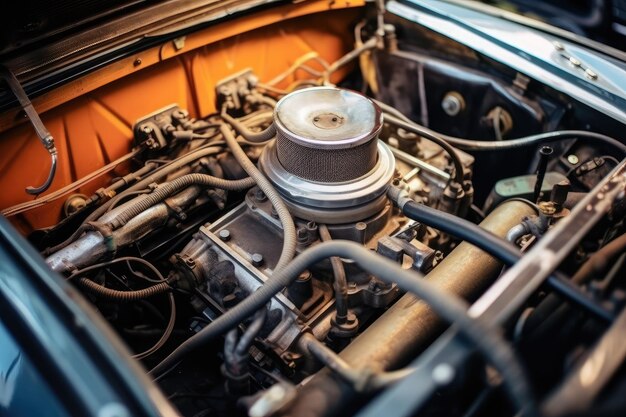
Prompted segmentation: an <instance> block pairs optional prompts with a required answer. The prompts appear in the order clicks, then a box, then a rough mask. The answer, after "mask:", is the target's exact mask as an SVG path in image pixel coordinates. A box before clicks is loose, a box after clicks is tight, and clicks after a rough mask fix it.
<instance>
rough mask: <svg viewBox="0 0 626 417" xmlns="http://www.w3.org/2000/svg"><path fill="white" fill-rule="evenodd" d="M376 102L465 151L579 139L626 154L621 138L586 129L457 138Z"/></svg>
mask: <svg viewBox="0 0 626 417" xmlns="http://www.w3.org/2000/svg"><path fill="white" fill-rule="evenodd" d="M374 102H375V103H376V104H378V105H379V106H380V108H381V109H383V111H385V112H386V113H389V114H391V115H393V116H395V117H397V118H399V119H401V120H403V121H404V122H406V123H408V124H411V125H412V126H413V128H414V129H415V130H413V132H414V133H416V134H418V135H423V136H424V137H427V135H436V136H439V137H440V138H441V139H443V140H445V141H446V142H448V143H449V144H450V145H453V146H455V147H457V148H459V149H462V150H464V151H499V150H508V149H517V148H524V147H527V146H535V145H540V144H542V143H548V142H556V141H560V140H568V139H578V140H580V141H582V142H589V143H593V142H601V143H604V144H606V145H609V146H611V147H612V148H615V149H616V150H618V151H620V152H621V153H622V154H626V145H624V144H623V143H621V142H620V141H619V140H617V139H615V138H612V137H610V136H607V135H603V134H601V133H596V132H589V131H586V130H556V131H553V132H545V133H538V134H536V135H530V136H524V137H521V138H517V139H508V140H503V141H482V140H473V139H462V138H456V137H454V136H448V135H443V134H439V133H436V132H434V131H432V130H430V129H428V128H426V127H424V126H421V125H419V124H417V123H415V122H414V121H412V120H411V119H409V118H408V117H407V116H405V115H404V114H402V113H401V112H400V111H398V110H397V109H395V108H393V107H391V106H389V105H387V104H385V103H382V102H380V101H378V100H374ZM385 117H386V118H387V117H388V115H386V116H385Z"/></svg>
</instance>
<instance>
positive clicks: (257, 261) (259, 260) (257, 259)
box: [250, 253, 263, 266]
mask: <svg viewBox="0 0 626 417" xmlns="http://www.w3.org/2000/svg"><path fill="white" fill-rule="evenodd" d="M250 259H251V260H252V265H254V266H261V265H263V255H261V254H260V253H253V254H252V256H251V257H250Z"/></svg>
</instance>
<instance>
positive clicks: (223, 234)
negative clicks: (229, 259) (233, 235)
mask: <svg viewBox="0 0 626 417" xmlns="http://www.w3.org/2000/svg"><path fill="white" fill-rule="evenodd" d="M219 237H220V239H222V240H223V241H224V242H228V241H229V240H230V230H228V229H222V230H220V231H219Z"/></svg>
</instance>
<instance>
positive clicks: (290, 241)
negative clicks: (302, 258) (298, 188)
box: [220, 124, 297, 271]
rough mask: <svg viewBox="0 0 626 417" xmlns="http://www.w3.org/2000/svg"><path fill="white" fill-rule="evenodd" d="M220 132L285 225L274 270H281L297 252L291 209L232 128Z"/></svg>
mask: <svg viewBox="0 0 626 417" xmlns="http://www.w3.org/2000/svg"><path fill="white" fill-rule="evenodd" d="M220 132H221V133H222V136H223V137H224V140H225V141H226V143H227V144H228V147H229V148H230V150H231V152H232V154H233V156H234V157H235V159H236V160H237V162H239V165H241V167H242V168H243V170H244V171H246V172H247V173H248V175H250V178H251V179H252V180H253V181H254V182H256V184H257V185H258V187H259V188H260V189H261V191H263V192H264V193H265V195H266V196H267V198H268V200H269V201H270V202H271V203H272V206H273V207H274V209H275V210H276V214H277V215H278V219H279V220H280V223H281V224H282V226H283V248H282V252H281V254H280V258H279V259H278V262H277V263H276V266H275V267H274V271H277V270H280V269H282V268H284V267H285V265H287V264H288V263H289V261H291V260H292V259H293V257H294V255H295V254H296V243H297V239H296V225H295V224H294V222H293V219H292V218H291V214H290V213H289V209H288V208H287V206H286V205H285V203H284V201H283V199H282V197H281V196H280V194H278V192H277V191H276V190H275V189H274V186H272V184H271V183H270V182H269V181H268V180H267V178H265V175H263V174H262V173H261V171H259V170H258V168H257V167H256V166H255V165H254V163H252V161H251V160H250V158H248V155H246V153H245V152H244V151H243V149H241V145H239V143H238V142H237V139H236V138H235V136H234V135H233V133H232V132H231V130H230V128H229V127H228V125H226V124H222V125H221V126H220Z"/></svg>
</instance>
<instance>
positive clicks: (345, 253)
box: [151, 240, 537, 416]
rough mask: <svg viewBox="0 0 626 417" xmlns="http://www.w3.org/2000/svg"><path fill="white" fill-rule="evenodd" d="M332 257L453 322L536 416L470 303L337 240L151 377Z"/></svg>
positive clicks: (499, 343)
mask: <svg viewBox="0 0 626 417" xmlns="http://www.w3.org/2000/svg"><path fill="white" fill-rule="evenodd" d="M333 256H339V257H342V258H346V259H352V260H354V261H355V262H356V263H357V264H358V265H359V267H361V268H362V269H363V270H364V271H366V272H369V273H371V274H373V275H375V276H376V277H378V278H379V279H381V280H383V281H385V282H387V283H392V282H395V283H397V285H398V286H399V287H400V288H401V289H403V290H405V291H407V292H410V293H413V294H415V295H416V296H417V297H419V298H421V299H422V300H424V302H426V303H427V304H428V305H430V306H431V308H432V309H433V310H434V311H435V312H436V313H437V314H439V315H440V316H441V317H442V318H443V319H444V320H446V321H448V322H449V323H454V324H456V325H457V326H458V328H459V331H460V332H461V333H462V334H463V335H464V336H465V337H466V338H467V339H468V340H470V341H471V342H472V343H473V344H474V345H475V346H476V348H477V349H478V350H479V351H480V352H481V353H482V354H483V356H484V357H485V359H486V360H487V361H488V362H490V363H491V364H492V365H493V366H494V367H495V368H496V369H497V370H498V371H499V372H500V374H501V377H502V380H503V382H504V385H505V387H506V389H507V391H508V392H509V394H510V396H511V398H512V399H513V400H514V401H515V405H516V406H517V407H518V408H519V409H520V410H522V411H523V414H524V415H532V416H534V415H537V413H536V406H535V401H534V398H533V395H532V393H531V391H530V388H529V386H528V383H527V379H526V375H525V374H524V371H523V369H522V367H521V366H520V364H519V361H518V360H517V358H516V355H515V353H514V352H513V350H512V349H511V348H510V346H509V345H508V344H507V343H506V341H505V340H504V339H503V337H502V336H501V335H500V333H499V332H498V331H497V330H496V329H494V328H492V327H488V326H486V325H485V324H483V323H482V322H481V321H479V320H476V319H473V318H472V317H470V316H468V315H467V308H468V305H467V303H466V302H465V301H463V300H461V299H460V298H458V297H456V296H453V295H452V294H450V293H447V292H445V291H444V290H442V289H439V288H438V287H436V286H434V285H433V284H432V283H430V282H428V281H427V280H424V279H420V278H421V277H423V275H422V274H419V273H417V272H415V271H409V270H404V269H402V268H401V267H400V266H399V265H397V264H395V263H394V262H392V261H390V260H388V259H386V258H383V257H382V256H379V255H376V254H374V253H372V252H371V251H369V250H368V249H366V248H364V247H363V246H361V245H359V244H357V243H354V242H349V241H340V240H335V241H332V242H324V243H320V244H319V245H316V246H314V247H312V248H310V249H307V250H305V251H304V252H302V253H301V254H300V255H299V256H298V257H297V258H295V259H294V260H293V261H292V262H290V263H289V264H288V265H286V266H285V267H284V268H282V269H280V270H276V271H275V272H274V273H273V274H272V276H271V277H270V278H269V279H268V280H267V281H266V282H265V284H264V285H263V286H261V287H260V288H258V289H257V290H256V291H255V292H253V293H252V294H250V295H249V296H248V297H247V298H245V299H244V300H242V301H241V302H240V303H239V304H237V305H236V306H235V307H233V308H232V309H230V310H228V311H227V312H225V313H224V314H223V315H221V316H220V317H218V318H217V319H215V321H213V322H212V323H211V324H209V325H208V326H206V327H205V328H204V329H202V330H201V331H200V332H198V333H196V334H195V335H194V336H192V337H190V338H189V339H187V340H186V341H185V342H183V343H182V344H181V345H180V346H179V347H178V348H176V350H174V351H173V352H172V353H171V354H170V355H169V356H168V357H166V358H165V359H164V360H163V361H162V362H161V363H159V364H158V365H157V366H156V367H155V368H154V369H152V371H151V373H152V374H153V375H154V376H157V377H158V376H159V375H160V374H162V373H163V372H166V371H168V370H170V369H171V368H173V367H174V366H176V365H177V364H178V362H180V361H181V360H182V359H183V358H184V357H185V356H186V355H187V354H188V353H190V352H192V351H194V350H196V349H198V348H200V347H202V346H204V345H206V344H207V343H209V342H210V341H211V340H213V339H215V338H216V337H218V336H220V335H222V334H224V333H225V332H227V331H229V330H230V329H232V328H233V327H235V326H237V325H238V324H239V323H241V322H242V321H243V320H245V319H246V318H247V317H250V316H251V315H252V314H253V313H254V312H255V311H257V310H258V309H260V308H263V307H264V306H265V304H267V303H268V302H269V301H270V300H271V299H272V297H274V296H275V295H276V294H277V293H278V292H280V291H281V290H282V289H283V288H285V287H286V286H287V285H289V284H290V283H291V282H293V281H294V280H295V279H297V278H298V276H299V275H300V273H301V272H302V271H304V270H305V269H307V268H309V267H310V266H311V265H314V264H316V263H317V262H319V261H321V260H324V259H327V258H329V257H333Z"/></svg>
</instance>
